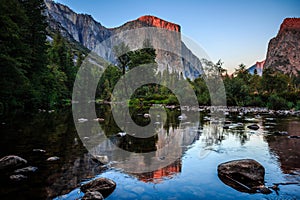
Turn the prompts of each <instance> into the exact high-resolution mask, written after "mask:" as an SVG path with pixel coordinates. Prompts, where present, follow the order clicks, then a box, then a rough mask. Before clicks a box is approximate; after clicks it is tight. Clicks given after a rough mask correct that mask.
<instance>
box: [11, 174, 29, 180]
mask: <svg viewBox="0 0 300 200" xmlns="http://www.w3.org/2000/svg"><path fill="white" fill-rule="evenodd" d="M9 179H10V180H12V181H23V180H25V179H27V176H24V175H22V174H16V175H11V176H10V177H9Z"/></svg>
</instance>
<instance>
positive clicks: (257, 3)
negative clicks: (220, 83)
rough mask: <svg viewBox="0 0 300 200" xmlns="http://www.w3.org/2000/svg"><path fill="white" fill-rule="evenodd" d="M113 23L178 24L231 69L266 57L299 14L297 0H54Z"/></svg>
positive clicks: (112, 25) (186, 33) (105, 22)
mask: <svg viewBox="0 0 300 200" xmlns="http://www.w3.org/2000/svg"><path fill="white" fill-rule="evenodd" d="M57 1H58V2H60V3H62V4H65V5H67V6H69V7H70V8H71V9H73V10H74V11H75V12H79V13H86V14H90V15H92V16H93V18H94V19H95V20H96V21H98V22H100V23H101V24H102V25H104V26H105V27H108V28H111V27H116V26H120V25H122V24H124V23H125V22H127V21H130V20H134V19H136V18H138V17H140V16H142V15H154V16H157V17H160V18H162V19H164V20H167V21H171V22H173V23H176V24H179V25H180V26H181V32H182V34H184V35H185V36H187V37H189V38H191V39H192V40H194V41H195V42H196V43H197V44H199V45H200V46H201V47H202V48H203V49H204V50H205V51H206V53H207V54H208V55H209V56H210V58H211V59H212V61H214V62H216V61H217V60H219V59H221V60H222V61H223V62H224V67H225V68H227V69H228V70H229V72H232V71H233V70H234V68H237V67H238V65H239V64H241V63H244V64H245V65H246V66H248V67H250V66H251V65H252V64H254V63H255V62H256V61H261V60H264V59H265V57H266V52H267V47H268V42H269V40H270V39H271V38H273V37H275V36H276V34H277V32H278V30H279V27H280V24H281V23H282V21H283V20H284V18H286V17H300V1H299V0H273V1H271V0H251V1H245V0H228V1H226V0H207V1H203V0H189V1H188V0H187V1H183V0H181V1H179V0H172V1H171V0H160V1H159V0H151V1H146V0H104V1H102V0H85V1H84V0H57Z"/></svg>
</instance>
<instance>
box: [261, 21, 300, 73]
mask: <svg viewBox="0 0 300 200" xmlns="http://www.w3.org/2000/svg"><path fill="white" fill-rule="evenodd" d="M299 52H300V18H286V19H285V20H284V21H283V23H282V24H281V26H280V30H279V32H278V34H277V36H276V37H275V38H273V39H271V40H270V42H269V46H268V52H267V58H266V62H265V64H264V68H273V69H275V70H279V71H282V72H283V73H285V74H289V75H298V72H299V71H300V53H299Z"/></svg>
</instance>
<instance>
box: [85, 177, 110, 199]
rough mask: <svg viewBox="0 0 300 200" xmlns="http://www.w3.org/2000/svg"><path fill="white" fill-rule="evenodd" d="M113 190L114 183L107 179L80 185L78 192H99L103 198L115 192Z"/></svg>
mask: <svg viewBox="0 0 300 200" xmlns="http://www.w3.org/2000/svg"><path fill="white" fill-rule="evenodd" d="M115 188H116V183H115V182H114V181H112V180H110V179H107V178H98V179H95V180H92V181H90V182H88V183H86V184H84V185H82V186H81V187H80V190H81V191H82V192H87V191H97V192H100V193H101V194H102V195H103V197H104V198H105V197H107V196H108V195H110V194H111V193H112V192H113V191H114V190H115Z"/></svg>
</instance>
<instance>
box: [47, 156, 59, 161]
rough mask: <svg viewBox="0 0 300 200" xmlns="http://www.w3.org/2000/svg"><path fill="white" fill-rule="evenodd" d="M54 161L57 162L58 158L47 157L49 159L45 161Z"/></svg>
mask: <svg viewBox="0 0 300 200" xmlns="http://www.w3.org/2000/svg"><path fill="white" fill-rule="evenodd" d="M56 160H59V157H57V156H53V157H49V158H48V159H47V161H56Z"/></svg>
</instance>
